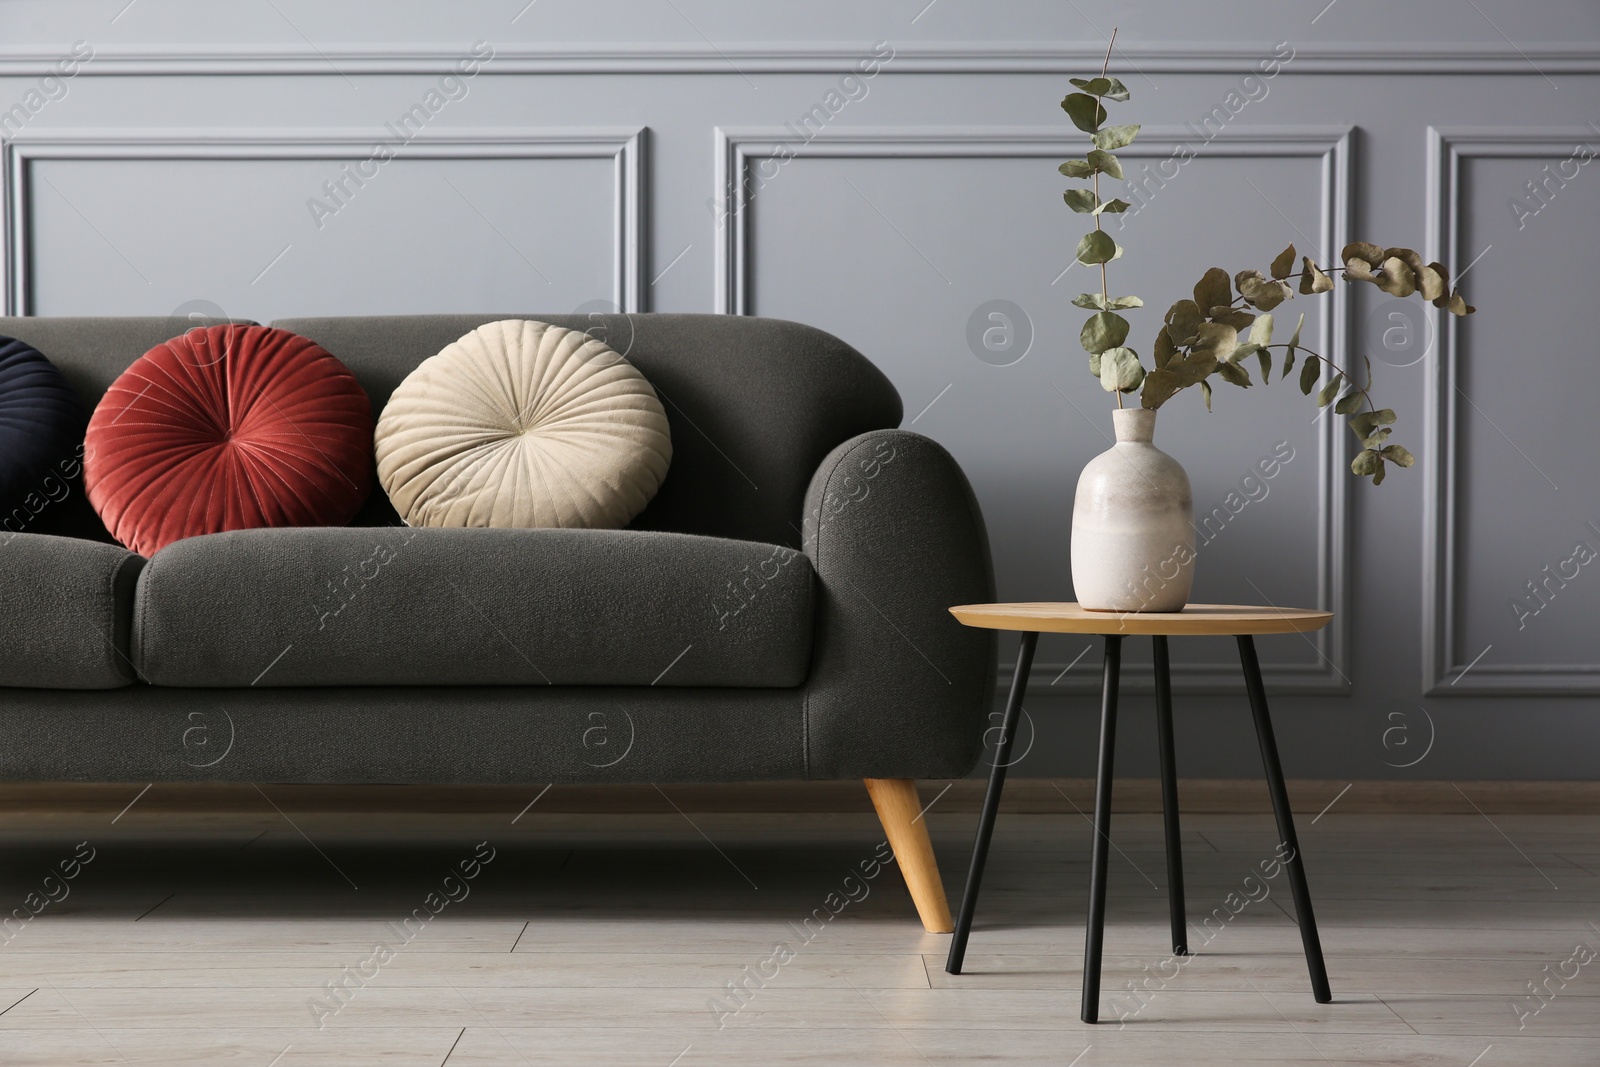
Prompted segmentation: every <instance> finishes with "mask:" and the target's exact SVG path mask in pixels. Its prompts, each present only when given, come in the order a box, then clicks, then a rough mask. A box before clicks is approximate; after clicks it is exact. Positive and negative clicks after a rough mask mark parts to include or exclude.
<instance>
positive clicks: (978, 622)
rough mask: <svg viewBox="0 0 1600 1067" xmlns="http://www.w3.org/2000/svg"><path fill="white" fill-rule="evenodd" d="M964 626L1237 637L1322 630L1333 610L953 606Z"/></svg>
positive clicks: (1194, 606) (1209, 606) (1218, 606)
mask: <svg viewBox="0 0 1600 1067" xmlns="http://www.w3.org/2000/svg"><path fill="white" fill-rule="evenodd" d="M950 614H952V615H954V616H955V617H956V618H957V619H958V620H959V621H960V622H961V623H962V624H963V625H965V626H980V627H983V628H985V629H989V630H1019V631H1028V632H1032V633H1050V634H1168V635H1175V636H1176V635H1186V634H1188V635H1193V634H1215V635H1228V636H1231V635H1237V634H1287V633H1305V632H1306V631H1308V630H1320V629H1322V628H1323V627H1324V626H1326V625H1328V623H1330V622H1332V621H1333V612H1331V611H1312V610H1311V609H1309V608H1274V607H1260V606H1255V605H1248V604H1190V605H1189V606H1188V607H1186V608H1184V609H1183V610H1182V611H1091V610H1089V609H1088V608H1084V607H1079V606H1078V605H1077V604H1073V603H1042V604H963V605H961V606H959V607H954V608H951V609H950Z"/></svg>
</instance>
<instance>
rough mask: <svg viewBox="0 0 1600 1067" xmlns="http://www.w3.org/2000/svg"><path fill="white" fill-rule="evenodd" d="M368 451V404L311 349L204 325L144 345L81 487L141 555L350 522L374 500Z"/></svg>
mask: <svg viewBox="0 0 1600 1067" xmlns="http://www.w3.org/2000/svg"><path fill="white" fill-rule="evenodd" d="M371 445H372V414H371V409H370V407H369V405H368V402H367V397H366V394H365V393H364V392H362V390H361V387H360V386H359V385H358V384H356V380H355V378H354V377H352V376H351V374H350V373H349V372H348V371H347V370H345V369H344V367H342V366H341V365H340V364H339V361H338V360H336V359H334V358H333V357H332V356H330V355H329V354H328V353H327V352H326V351H324V350H323V349H322V348H321V347H320V346H318V345H317V344H316V343H315V342H313V341H309V340H307V339H306V338H303V337H298V336H296V335H294V334H292V333H289V332H287V331H285V330H273V329H269V328H267V327H265V326H235V325H226V326H212V327H209V328H207V329H204V330H191V331H190V332H188V333H185V334H182V335H180V336H178V337H174V338H172V339H170V340H168V341H166V342H164V343H162V344H159V345H157V346H155V347H154V348H152V349H151V350H150V351H149V352H147V353H145V355H144V356H142V357H141V358H140V359H138V360H137V361H135V362H134V363H133V365H132V366H130V367H129V368H128V369H127V370H126V371H125V372H123V374H122V375H121V377H119V378H118V379H117V380H116V381H115V382H114V383H113V384H112V386H111V388H110V389H109V390H107V392H106V395H105V397H104V398H103V399H102V400H101V401H100V404H99V406H98V407H96V408H95V412H94V415H93V417H91V418H90V420H89V429H88V434H87V436H86V438H85V452H84V487H85V489H86V491H87V493H88V496H89V502H90V503H91V504H92V505H94V508H95V511H96V512H98V513H99V515H100V518H101V520H102V521H103V522H104V523H105V525H106V529H108V530H110V531H111V533H112V535H113V536H115V537H116V539H117V540H118V541H119V542H121V543H122V544H124V545H127V546H128V547H129V548H131V549H133V550H134V551H136V552H138V553H140V554H141V555H146V556H148V555H152V554H153V553H155V552H156V551H158V550H159V549H161V548H162V547H164V546H166V545H169V544H171V543H173V542H174V541H177V540H179V539H180V538H185V537H195V536H198V535H200V534H207V533H217V532H220V531H224V530H241V529H252V528H257V527H264V526H321V525H333V524H338V523H344V522H349V521H350V519H351V518H353V517H354V516H355V514H356V512H357V510H359V509H360V507H361V505H362V503H363V502H364V501H365V500H366V498H367V495H368V494H369V493H370V492H371V490H372V459H371Z"/></svg>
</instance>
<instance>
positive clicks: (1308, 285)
mask: <svg viewBox="0 0 1600 1067" xmlns="http://www.w3.org/2000/svg"><path fill="white" fill-rule="evenodd" d="M1300 262H1301V264H1302V265H1303V267H1304V269H1303V270H1302V271H1301V272H1300V295H1301V296H1311V295H1313V294H1316V293H1326V292H1327V291H1328V290H1329V289H1332V288H1333V279H1332V278H1330V277H1328V276H1327V275H1326V274H1324V273H1322V271H1320V270H1318V269H1317V265H1316V264H1315V263H1313V262H1311V257H1310V256H1301V257H1300Z"/></svg>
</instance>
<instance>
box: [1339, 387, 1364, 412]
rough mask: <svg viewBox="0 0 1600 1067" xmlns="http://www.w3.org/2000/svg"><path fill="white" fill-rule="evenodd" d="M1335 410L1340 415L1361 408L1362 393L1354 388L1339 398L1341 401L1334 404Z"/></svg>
mask: <svg viewBox="0 0 1600 1067" xmlns="http://www.w3.org/2000/svg"><path fill="white" fill-rule="evenodd" d="M1333 410H1334V413H1335V414H1338V415H1350V414H1353V413H1355V412H1357V411H1359V410H1361V394H1360V393H1359V392H1357V391H1356V390H1354V389H1352V390H1351V391H1350V392H1348V393H1346V394H1345V395H1344V396H1341V397H1340V398H1339V402H1338V403H1337V404H1335V405H1333Z"/></svg>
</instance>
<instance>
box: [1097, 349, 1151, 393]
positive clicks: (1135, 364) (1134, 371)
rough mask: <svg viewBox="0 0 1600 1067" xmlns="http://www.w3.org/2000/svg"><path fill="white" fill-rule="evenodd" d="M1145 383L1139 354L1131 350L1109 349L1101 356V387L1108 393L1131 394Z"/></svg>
mask: <svg viewBox="0 0 1600 1067" xmlns="http://www.w3.org/2000/svg"><path fill="white" fill-rule="evenodd" d="M1143 381H1144V367H1143V366H1141V365H1140V363H1139V354H1138V353H1137V352H1135V351H1134V350H1133V349H1131V348H1108V349H1106V350H1105V351H1104V352H1102V353H1101V354H1100V387H1101V388H1102V389H1104V390H1105V391H1106V392H1108V393H1131V392H1133V391H1134V390H1135V389H1137V388H1139V383H1141V382H1143Z"/></svg>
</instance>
